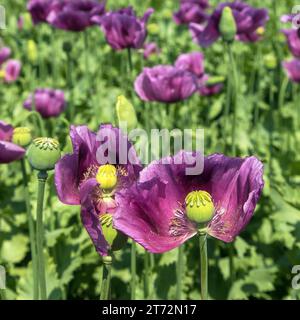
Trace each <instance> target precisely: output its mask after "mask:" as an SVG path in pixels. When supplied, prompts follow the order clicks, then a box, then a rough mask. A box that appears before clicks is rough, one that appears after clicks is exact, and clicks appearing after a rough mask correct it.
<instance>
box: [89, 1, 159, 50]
mask: <svg viewBox="0 0 300 320" xmlns="http://www.w3.org/2000/svg"><path fill="white" fill-rule="evenodd" d="M153 12H154V10H153V9H152V8H149V9H148V10H147V11H146V12H145V14H144V16H143V17H142V18H138V17H137V16H136V14H135V12H134V10H133V8H132V7H128V8H123V9H120V10H117V11H112V12H108V13H106V14H105V15H104V16H102V17H98V16H96V17H93V18H92V21H93V22H95V23H97V24H100V25H101V28H102V31H103V32H104V34H105V37H106V41H107V42H108V44H109V45H110V46H111V47H112V48H113V49H115V50H122V49H125V48H134V49H140V48H141V47H142V46H143V43H144V42H145V39H146V36H147V27H146V24H147V21H148V19H149V17H150V16H151V15H152V13H153Z"/></svg>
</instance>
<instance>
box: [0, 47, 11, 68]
mask: <svg viewBox="0 0 300 320" xmlns="http://www.w3.org/2000/svg"><path fill="white" fill-rule="evenodd" d="M10 55H11V50H10V48H8V47H3V48H1V49H0V66H1V65H2V64H3V63H4V62H5V61H6V60H7V59H8V58H9V57H10Z"/></svg>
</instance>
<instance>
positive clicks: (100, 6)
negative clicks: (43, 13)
mask: <svg viewBox="0 0 300 320" xmlns="http://www.w3.org/2000/svg"><path fill="white" fill-rule="evenodd" d="M104 13H105V2H102V3H99V2H97V1H93V0H73V1H67V0H63V1H57V0H53V3H52V5H51V10H50V12H49V14H48V16H47V22H48V23H49V24H51V25H52V26H53V27H55V28H58V29H63V30H69V31H83V30H85V29H86V28H87V27H90V26H91V25H93V24H94V23H93V22H92V21H91V18H92V17H93V16H102V15H103V14H104Z"/></svg>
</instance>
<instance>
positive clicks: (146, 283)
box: [144, 251, 150, 299]
mask: <svg viewBox="0 0 300 320" xmlns="http://www.w3.org/2000/svg"><path fill="white" fill-rule="evenodd" d="M149 284H150V255H149V252H147V251H145V253H144V299H148V298H149V287H150V286H149Z"/></svg>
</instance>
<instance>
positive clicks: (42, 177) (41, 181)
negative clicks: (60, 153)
mask: <svg viewBox="0 0 300 320" xmlns="http://www.w3.org/2000/svg"><path fill="white" fill-rule="evenodd" d="M47 178H48V174H47V172H46V171H39V173H38V197H37V208H36V217H37V228H36V237H37V255H38V276H39V285H40V294H41V296H40V297H41V299H42V300H46V299H47V287H46V274H45V262H44V252H43V249H44V245H43V244H44V224H43V203H44V194H45V184H46V181H47Z"/></svg>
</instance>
